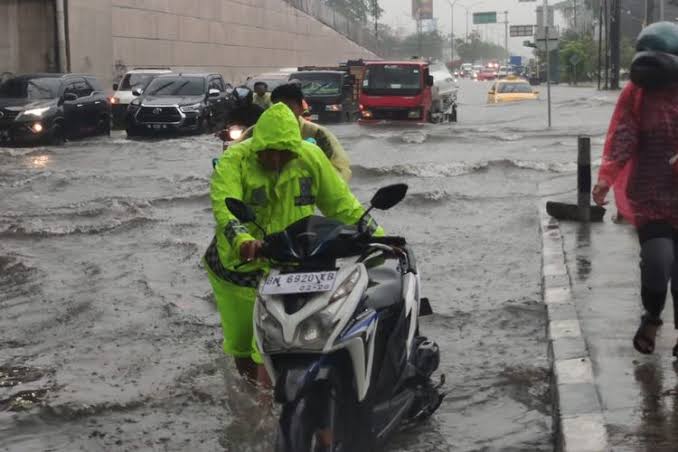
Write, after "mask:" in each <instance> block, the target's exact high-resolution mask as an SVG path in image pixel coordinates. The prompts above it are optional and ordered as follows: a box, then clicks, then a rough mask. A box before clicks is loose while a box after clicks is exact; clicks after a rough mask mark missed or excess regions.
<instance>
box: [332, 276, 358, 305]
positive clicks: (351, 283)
mask: <svg viewBox="0 0 678 452" xmlns="http://www.w3.org/2000/svg"><path fill="white" fill-rule="evenodd" d="M358 281H360V267H356V269H355V270H353V271H352V272H351V274H350V275H348V278H346V279H345V280H344V281H343V282H342V283H341V284H339V287H337V289H336V290H335V291H334V293H333V294H332V297H331V298H330V303H329V304H332V303H336V302H337V301H343V300H344V299H345V298H346V297H348V296H349V295H350V294H351V292H353V289H355V285H356V284H358Z"/></svg>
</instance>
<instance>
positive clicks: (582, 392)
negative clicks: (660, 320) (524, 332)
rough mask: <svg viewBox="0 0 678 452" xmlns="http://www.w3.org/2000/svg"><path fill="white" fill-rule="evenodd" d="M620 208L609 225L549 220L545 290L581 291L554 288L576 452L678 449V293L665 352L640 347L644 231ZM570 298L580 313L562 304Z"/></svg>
mask: <svg viewBox="0 0 678 452" xmlns="http://www.w3.org/2000/svg"><path fill="white" fill-rule="evenodd" d="M541 207H543V206H541ZM610 210H611V211H612V212H613V211H614V207H613V208H612V209H610ZM612 212H610V211H608V214H607V216H606V222H605V223H602V224H591V225H580V224H575V223H565V222H563V223H560V224H558V222H556V221H555V220H550V219H548V217H546V216H545V214H543V215H544V216H543V217H542V220H543V228H544V253H545V257H544V283H545V290H547V291H548V288H549V287H553V286H554V285H555V286H557V285H559V284H560V285H561V291H563V292H568V290H571V292H569V293H566V294H565V295H564V296H560V297H558V296H554V293H555V292H553V290H551V291H550V293H549V292H545V301H546V303H547V309H548V311H549V320H550V327H549V338H550V340H551V344H552V346H551V349H552V357H553V363H554V389H555V394H554V395H555V398H556V400H557V404H556V415H557V416H556V425H557V426H558V430H559V433H560V434H559V437H560V441H559V446H560V448H561V450H564V451H568V452H570V451H582V452H583V451H596V450H601V451H608V450H609V451H615V452H616V451H652V452H664V451H666V452H669V451H676V450H678V378H677V375H678V374H677V371H678V367H676V370H674V364H673V361H674V358H673V357H672V356H671V350H672V348H673V345H674V344H675V341H676V337H677V336H678V332H677V331H675V330H674V327H673V308H672V302H671V298H670V295H669V299H668V300H667V309H666V310H665V313H664V321H665V323H664V326H663V327H662V329H661V330H660V332H659V336H658V338H657V346H656V351H655V354H654V355H651V356H645V355H641V354H640V353H638V352H636V351H635V350H634V348H633V344H632V338H633V335H634V334H635V331H636V328H637V327H638V324H639V320H640V316H641V314H642V307H641V303H640V283H639V281H640V269H639V265H638V264H639V257H638V255H639V252H640V248H639V245H638V240H637V238H636V235H635V230H634V229H633V228H632V227H631V226H629V225H617V224H614V223H612V222H611V220H610V215H611V213H612ZM559 245H560V246H562V248H563V250H564V259H565V265H564V268H562V269H560V270H561V271H559V268H558V252H557V251H558V250H557V248H558V246H559ZM549 250H550V251H549ZM554 250H555V251H554ZM549 253H551V256H549ZM554 255H555V257H554ZM562 256H563V255H562V254H561V255H560V258H561V259H562ZM561 266H562V264H561ZM564 271H566V277H565V278H562V277H560V279H559V276H558V274H559V273H563V272H564ZM568 279H569V281H567V280H568ZM570 294H571V296H570V297H569V298H570V300H571V306H572V307H574V310H575V311H576V317H575V318H571V317H573V316H572V315H571V314H572V313H569V314H568V309H570V310H571V308H568V307H567V304H562V303H560V302H559V301H558V300H559V299H566V298H568V295H570ZM554 303H555V304H554ZM563 318H565V320H563ZM582 339H583V341H582ZM582 342H583V343H582ZM582 346H583V347H585V349H582ZM589 360H590V361H589Z"/></svg>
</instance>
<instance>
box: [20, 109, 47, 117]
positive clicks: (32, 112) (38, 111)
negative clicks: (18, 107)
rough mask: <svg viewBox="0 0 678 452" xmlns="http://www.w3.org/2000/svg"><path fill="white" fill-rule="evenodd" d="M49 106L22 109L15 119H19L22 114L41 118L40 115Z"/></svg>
mask: <svg viewBox="0 0 678 452" xmlns="http://www.w3.org/2000/svg"><path fill="white" fill-rule="evenodd" d="M50 108H51V107H40V108H31V109H29V110H24V111H22V112H21V113H19V115H18V116H17V119H19V118H20V117H22V116H35V117H37V118H42V115H44V114H45V113H46V112H47V111H48V110H49V109H50Z"/></svg>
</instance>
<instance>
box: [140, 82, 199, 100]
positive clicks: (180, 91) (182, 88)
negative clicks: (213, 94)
mask: <svg viewBox="0 0 678 452" xmlns="http://www.w3.org/2000/svg"><path fill="white" fill-rule="evenodd" d="M146 94H148V95H149V96H160V97H162V96H200V95H203V94H205V80H203V79H202V78H200V77H159V78H156V79H155V80H153V81H152V82H151V84H150V85H149V86H148V89H147V90H146Z"/></svg>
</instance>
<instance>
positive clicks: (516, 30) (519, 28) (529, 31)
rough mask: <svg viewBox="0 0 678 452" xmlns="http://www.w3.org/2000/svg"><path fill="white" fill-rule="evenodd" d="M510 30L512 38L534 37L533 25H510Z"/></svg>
mask: <svg viewBox="0 0 678 452" xmlns="http://www.w3.org/2000/svg"><path fill="white" fill-rule="evenodd" d="M510 30H511V31H510V34H511V37H512V38H520V37H523V36H534V25H511V28H510Z"/></svg>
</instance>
